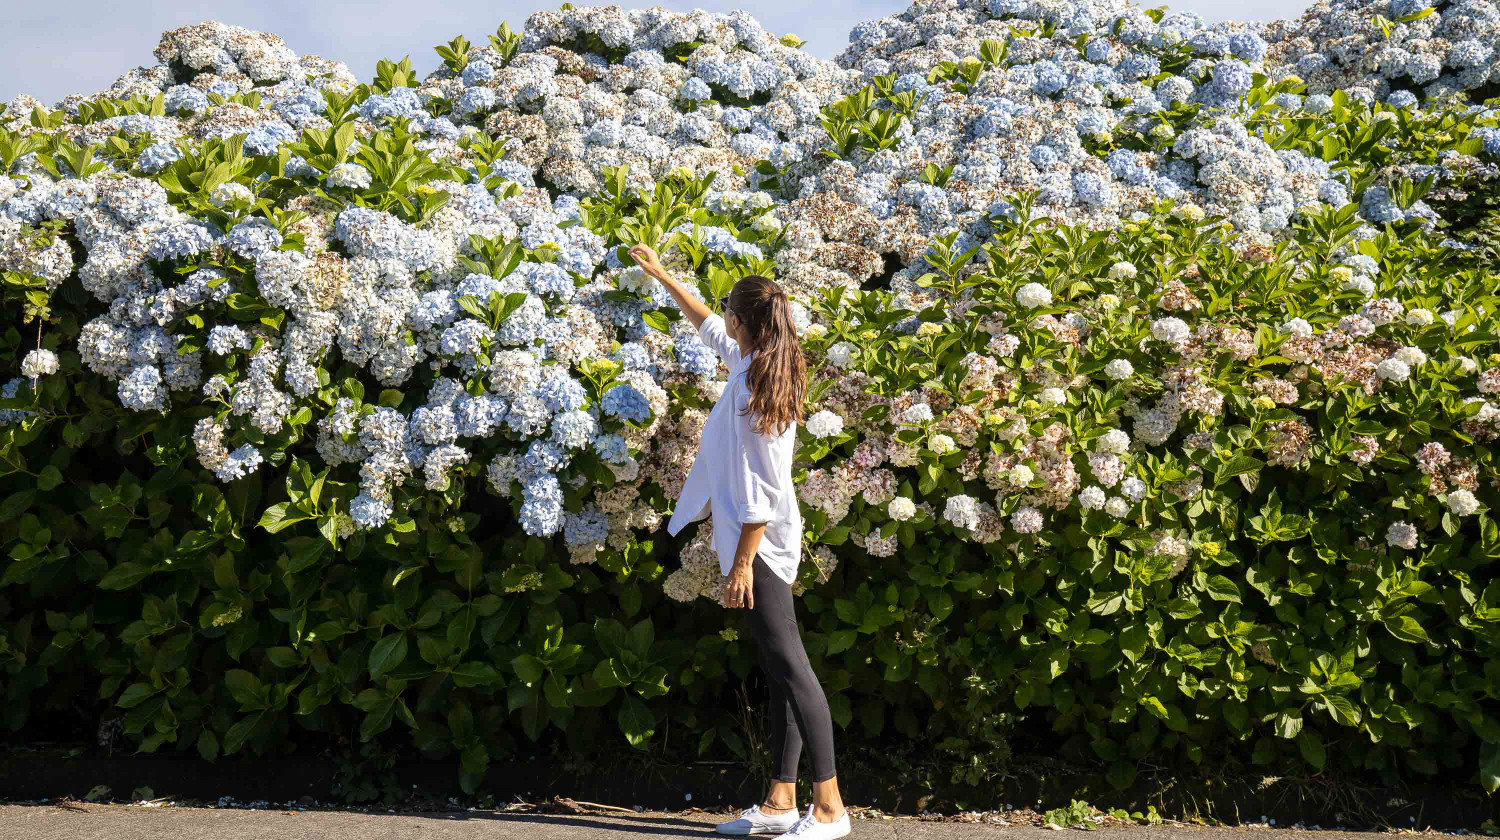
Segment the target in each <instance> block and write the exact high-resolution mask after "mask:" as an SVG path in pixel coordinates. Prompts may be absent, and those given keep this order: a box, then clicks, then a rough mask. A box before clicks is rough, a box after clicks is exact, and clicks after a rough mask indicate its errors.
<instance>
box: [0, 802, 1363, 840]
mask: <svg viewBox="0 0 1500 840" xmlns="http://www.w3.org/2000/svg"><path fill="white" fill-rule="evenodd" d="M722 819H724V817H723V816H721V815H717V814H709V813H705V812H702V811H688V812H683V813H680V814H660V813H644V814H612V813H611V814H601V815H594V814H576V815H556V814H536V813H505V812H496V811H455V812H448V813H442V812H434V813H402V814H389V813H379V814H371V813H361V812H355V811H297V810H283V809H280V808H272V809H267V810H257V811H250V810H239V809H227V808H226V809H216V808H182V807H161V808H149V807H140V806H134V805H93V804H74V803H67V804H60V805H0V838H3V840H158V839H159V838H171V839H172V840H273V838H274V840H282V838H286V840H386V838H390V840H398V839H399V840H428V838H465V840H467V839H468V838H501V839H502V840H510V839H511V838H515V840H639V838H644V837H714V836H716V835H715V834H714V833H713V825H714V823H715V822H718V821H720V820H722ZM1058 833H1059V832H1057V831H1056V830H1054V829H1045V828H1037V827H1034V826H1030V825H1027V826H1000V825H992V824H975V823H955V822H931V821H922V820H917V819H914V818H892V819H867V820H856V821H855V822H854V831H853V833H852V834H851V835H850V837H851V838H859V840H1011V838H1018V839H1019V838H1043V837H1046V838H1049V840H1055V838H1056V836H1057V834H1058ZM1090 835H1091V836H1092V837H1094V838H1098V840H1105V838H1118V840H1127V839H1128V840H1147V838H1158V837H1160V838H1180V840H1302V839H1304V838H1305V840H1311V839H1312V838H1318V840H1372V838H1375V837H1378V836H1380V835H1379V834H1377V833H1369V832H1367V833H1361V832H1336V831H1304V830H1299V829H1293V828H1285V829H1283V828H1268V827H1262V826H1249V827H1240V828H1202V827H1197V826H1178V825H1172V826H1150V827H1146V826H1142V827H1132V826H1109V827H1101V828H1099V829H1097V830H1095V831H1093V832H1090ZM1387 836H1389V835H1387Z"/></svg>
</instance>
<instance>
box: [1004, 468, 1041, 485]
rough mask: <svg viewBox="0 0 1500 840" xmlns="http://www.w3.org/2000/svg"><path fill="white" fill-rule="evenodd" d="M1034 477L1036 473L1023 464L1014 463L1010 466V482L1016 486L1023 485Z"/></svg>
mask: <svg viewBox="0 0 1500 840" xmlns="http://www.w3.org/2000/svg"><path fill="white" fill-rule="evenodd" d="M1035 478H1036V474H1035V473H1033V472H1032V471H1031V467H1028V466H1026V465H1025V464H1016V465H1015V466H1014V467H1011V468H1010V483H1011V484H1014V485H1015V486H1017V487H1025V486H1026V485H1028V484H1030V483H1031V482H1032V480H1033V479H1035Z"/></svg>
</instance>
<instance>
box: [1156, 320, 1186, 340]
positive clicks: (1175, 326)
mask: <svg viewBox="0 0 1500 840" xmlns="http://www.w3.org/2000/svg"><path fill="white" fill-rule="evenodd" d="M1192 334H1193V330H1192V328H1191V327H1189V326H1188V325H1187V322H1186V321H1184V320H1182V319H1181V318H1158V319H1157V320H1155V321H1153V322H1152V323H1151V337H1152V338H1155V339H1156V340H1157V341H1163V342H1166V343H1168V344H1181V343H1182V342H1184V341H1187V340H1188V337H1189V336H1191V335H1192Z"/></svg>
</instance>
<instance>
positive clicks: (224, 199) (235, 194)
mask: <svg viewBox="0 0 1500 840" xmlns="http://www.w3.org/2000/svg"><path fill="white" fill-rule="evenodd" d="M208 200H209V201H210V202H211V203H212V204H213V205H214V206H215V207H228V206H229V205H231V204H249V203H250V202H252V201H254V200H255V194H254V193H252V192H250V188H249V187H247V186H245V185H244V184H239V183H236V182H234V181H226V182H224V183H222V184H220V185H218V186H217V187H214V189H213V192H211V193H209V194H208Z"/></svg>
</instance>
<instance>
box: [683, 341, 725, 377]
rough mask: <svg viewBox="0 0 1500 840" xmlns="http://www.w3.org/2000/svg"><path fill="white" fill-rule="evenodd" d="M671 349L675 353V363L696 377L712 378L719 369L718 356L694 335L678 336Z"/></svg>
mask: <svg viewBox="0 0 1500 840" xmlns="http://www.w3.org/2000/svg"><path fill="white" fill-rule="evenodd" d="M672 349H673V350H674V351H676V353H677V363H678V364H680V365H682V366H683V367H684V368H686V369H687V370H689V371H691V372H692V373H694V374H697V375H698V376H713V375H714V373H715V372H716V371H717V370H718V369H719V355H718V354H717V353H715V352H714V351H713V348H711V347H709V346H708V345H706V344H704V343H703V341H702V339H700V338H699V337H698V335H697V334H696V333H687V332H685V333H682V334H680V335H678V336H677V338H676V339H674V340H673V342H672Z"/></svg>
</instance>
